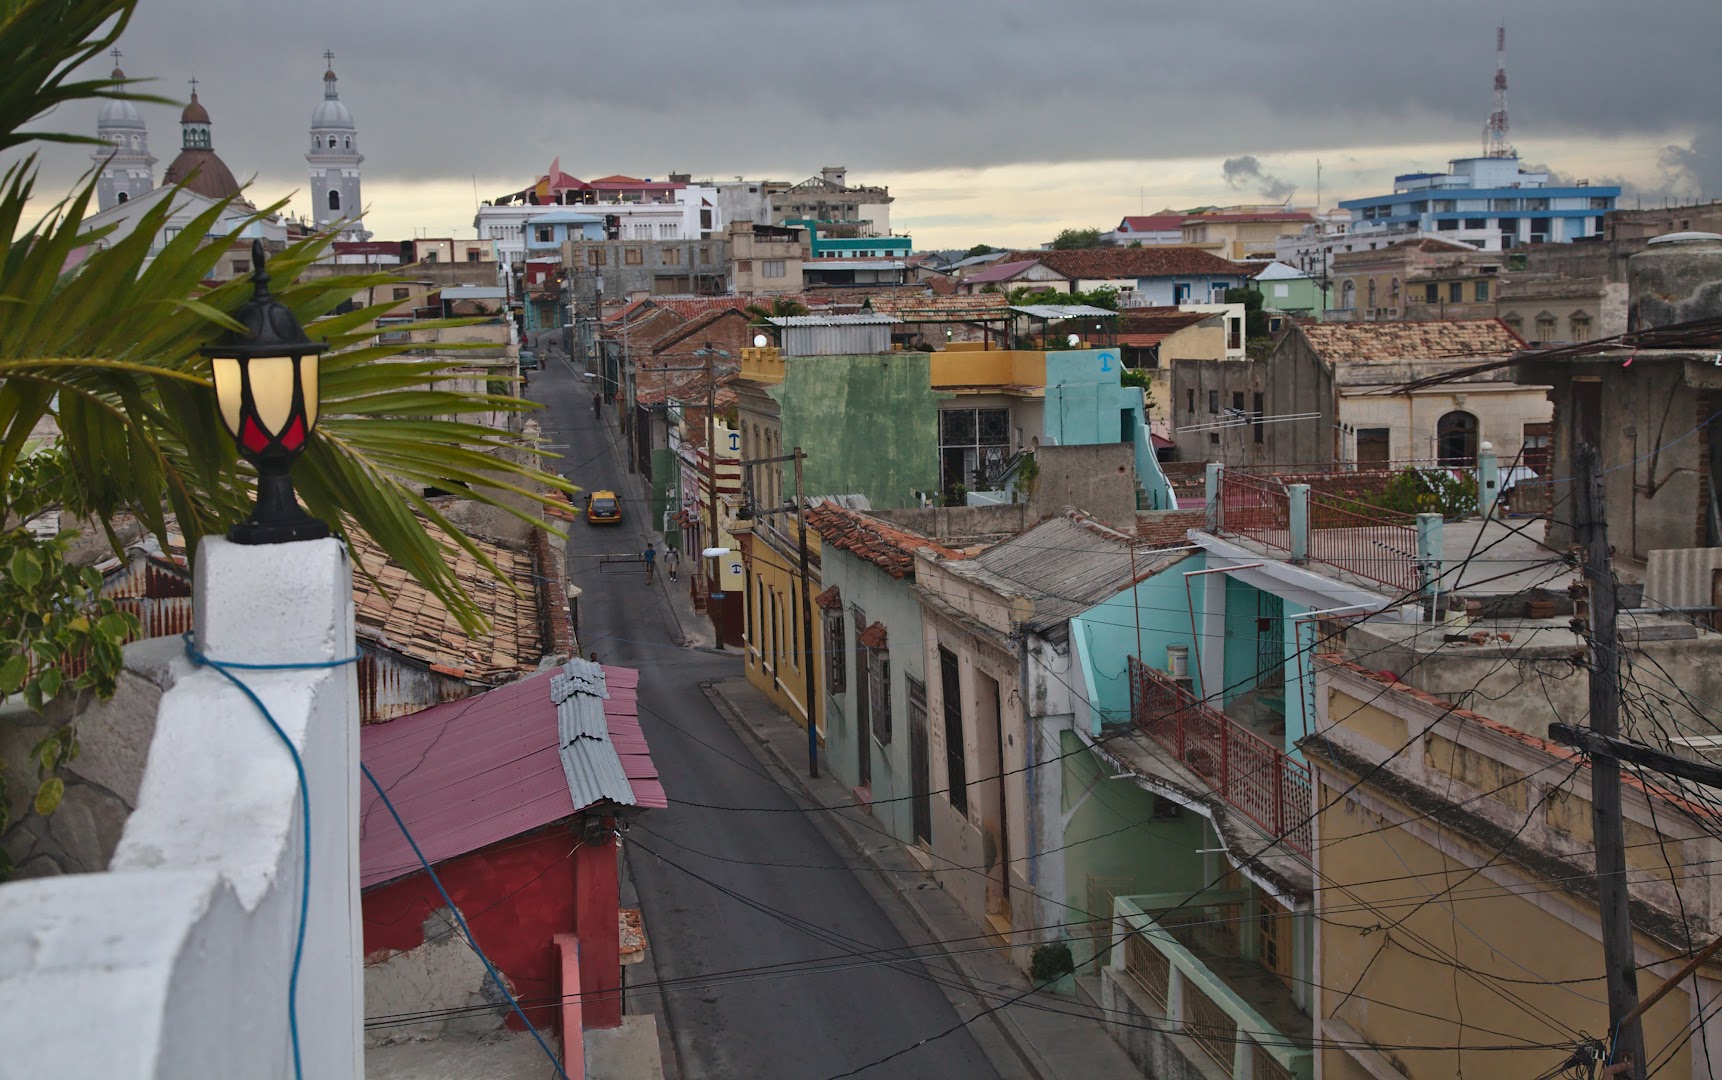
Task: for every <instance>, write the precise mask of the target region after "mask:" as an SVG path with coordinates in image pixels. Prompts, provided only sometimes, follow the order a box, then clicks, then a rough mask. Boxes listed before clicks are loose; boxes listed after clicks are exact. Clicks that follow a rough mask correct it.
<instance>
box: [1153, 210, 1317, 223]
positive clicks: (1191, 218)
mask: <svg viewBox="0 0 1722 1080" xmlns="http://www.w3.org/2000/svg"><path fill="white" fill-rule="evenodd" d="M1314 220H1315V218H1314V217H1312V216H1311V215H1310V214H1308V213H1306V212H1305V211H1302V210H1285V211H1281V212H1280V213H1275V214H1257V213H1250V214H1188V215H1186V216H1185V217H1184V224H1186V225H1204V224H1210V225H1211V224H1221V225H1252V224H1263V223H1267V222H1276V221H1283V222H1288V223H1289V222H1296V223H1297V224H1300V225H1302V224H1307V223H1309V222H1311V221H1314Z"/></svg>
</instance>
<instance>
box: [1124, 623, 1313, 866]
mask: <svg viewBox="0 0 1722 1080" xmlns="http://www.w3.org/2000/svg"><path fill="white" fill-rule="evenodd" d="M1129 671H1130V718H1131V721H1132V723H1134V724H1135V725H1136V727H1137V729H1138V730H1140V731H1141V732H1142V733H1143V734H1144V735H1146V736H1148V738H1150V739H1152V740H1154V742H1156V743H1158V744H1159V745H1160V746H1161V747H1162V748H1163V749H1165V750H1166V751H1167V752H1169V753H1170V754H1171V755H1172V756H1173V757H1174V758H1175V759H1176V760H1177V761H1178V762H1179V763H1180V764H1182V765H1184V766H1185V767H1186V768H1188V769H1190V770H1191V771H1192V772H1194V773H1195V774H1196V776H1197V777H1199V778H1200V779H1201V781H1202V782H1203V783H1204V784H1206V785H1207V786H1208V789H1209V790H1210V791H1212V792H1214V793H1215V794H1216V795H1218V796H1220V798H1222V799H1224V800H1225V801H1226V802H1227V803H1228V804H1229V805H1231V806H1233V807H1234V808H1236V809H1237V810H1238V811H1239V812H1241V813H1242V814H1243V815H1244V816H1245V817H1248V818H1249V819H1250V820H1251V821H1254V822H1255V823H1256V824H1257V825H1260V826H1261V827H1262V828H1263V829H1265V830H1267V832H1268V834H1269V835H1270V836H1271V837H1273V838H1275V839H1276V840H1277V841H1278V842H1279V843H1280V844H1282V845H1284V846H1285V847H1287V848H1290V849H1291V850H1293V851H1296V852H1298V853H1299V854H1301V855H1308V854H1309V853H1310V810H1311V806H1312V804H1311V794H1310V774H1309V766H1308V765H1305V764H1304V763H1302V762H1300V761H1297V760H1295V759H1293V758H1291V757H1288V756H1287V755H1286V754H1285V752H1284V751H1282V750H1280V749H1279V748H1278V747H1277V746H1274V745H1273V744H1272V743H1270V742H1268V741H1267V740H1266V739H1264V738H1262V737H1261V736H1260V735H1257V734H1255V733H1254V732H1252V731H1250V730H1249V729H1248V728H1247V727H1245V726H1244V725H1242V724H1240V723H1238V722H1237V721H1235V720H1233V719H1232V718H1231V717H1229V716H1227V715H1226V714H1225V713H1223V712H1221V711H1220V710H1218V709H1215V708H1212V707H1210V706H1208V705H1206V704H1204V703H1203V702H1202V700H1201V699H1200V698H1198V697H1196V696H1195V695H1194V694H1192V693H1191V692H1190V691H1189V690H1186V689H1185V688H1184V687H1183V686H1182V685H1180V684H1179V683H1178V682H1176V681H1174V680H1173V679H1172V677H1171V676H1170V675H1167V674H1166V673H1165V672H1163V671H1158V670H1156V669H1154V668H1151V667H1148V666H1147V665H1146V664H1144V663H1142V661H1140V660H1138V659H1137V658H1136V657H1134V656H1132V657H1130V658H1129Z"/></svg>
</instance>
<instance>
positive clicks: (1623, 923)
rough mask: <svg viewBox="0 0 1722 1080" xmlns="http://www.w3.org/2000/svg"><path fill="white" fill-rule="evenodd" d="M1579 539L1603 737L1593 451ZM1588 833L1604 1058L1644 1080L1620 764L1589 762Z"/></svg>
mask: <svg viewBox="0 0 1722 1080" xmlns="http://www.w3.org/2000/svg"><path fill="white" fill-rule="evenodd" d="M1574 465H1575V467H1576V472H1577V474H1578V475H1577V478H1576V480H1577V482H1576V483H1575V484H1574V494H1575V495H1576V496H1577V499H1576V501H1577V511H1578V518H1577V534H1578V537H1577V538H1578V542H1579V544H1580V545H1581V546H1582V547H1583V548H1584V572H1585V577H1586V578H1587V579H1588V584H1589V587H1590V730H1591V732H1592V733H1593V734H1594V735H1595V736H1597V737H1599V738H1601V739H1612V738H1615V737H1616V736H1618V735H1619V734H1620V651H1619V648H1618V646H1617V645H1616V634H1615V611H1616V597H1615V583H1614V569H1613V566H1612V565H1611V562H1610V559H1609V550H1608V522H1607V519H1606V518H1605V516H1604V513H1603V474H1602V466H1601V463H1600V462H1599V460H1598V456H1597V451H1596V447H1594V446H1591V445H1590V444H1589V443H1585V444H1583V445H1581V446H1580V447H1579V448H1578V452H1577V454H1575V455H1574ZM1590 778H1591V779H1590V784H1591V831H1592V834H1593V835H1594V836H1595V838H1596V888H1597V909H1598V914H1599V915H1600V917H1601V919H1602V953H1603V968H1604V974H1605V976H1606V978H1607V985H1608V1024H1609V1031H1610V1035H1611V1038H1612V1040H1613V1041H1612V1043H1611V1045H1610V1048H1609V1061H1610V1063H1612V1064H1617V1065H1628V1066H1629V1067H1628V1068H1627V1070H1626V1073H1625V1075H1627V1076H1629V1077H1631V1078H1632V1080H1644V1077H1645V1073H1644V1065H1645V1062H1644V1025H1643V1023H1642V1022H1641V1021H1640V1020H1639V1008H1638V962H1637V959H1636V957H1635V956H1634V953H1633V944H1632V917H1631V912H1630V911H1629V909H1628V906H1627V880H1626V847H1625V841H1624V839H1623V837H1622V826H1621V809H1620V760H1619V759H1618V758H1615V757H1612V756H1607V755H1602V754H1598V755H1594V756H1593V757H1592V758H1591V770H1590Z"/></svg>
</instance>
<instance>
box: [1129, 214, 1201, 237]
mask: <svg viewBox="0 0 1722 1080" xmlns="http://www.w3.org/2000/svg"><path fill="white" fill-rule="evenodd" d="M1189 216H1190V215H1188V214H1149V215H1147V216H1145V217H1144V216H1142V215H1139V214H1131V215H1127V216H1126V217H1125V218H1124V220H1123V221H1120V222H1119V223H1118V228H1119V230H1120V231H1124V230H1126V229H1128V231H1130V232H1139V233H1146V232H1177V231H1178V229H1179V228H1180V227H1181V226H1182V225H1183V224H1184V219H1185V218H1187V217H1189Z"/></svg>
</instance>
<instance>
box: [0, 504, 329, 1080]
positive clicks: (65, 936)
mask: <svg viewBox="0 0 1722 1080" xmlns="http://www.w3.org/2000/svg"><path fill="white" fill-rule="evenodd" d="M351 573H352V570H351V566H350V564H349V562H348V560H347V554H346V550H345V548H344V547H343V546H342V545H340V544H339V543H337V542H336V541H333V540H327V541H314V542H308V543H302V544H291V545H276V546H271V547H253V548H245V547H239V546H237V545H233V544H229V543H227V542H226V541H225V540H221V539H218V538H210V539H205V540H204V541H203V544H202V546H201V547H200V549H199V558H198V566H197V580H196V585H195V593H194V596H195V599H194V605H195V609H196V612H197V626H198V638H199V643H200V645H201V646H202V648H203V649H204V650H205V651H206V652H207V653H208V654H209V655H210V656H211V657H214V658H217V659H221V660H229V661H239V662H244V663H262V664H269V663H293V664H304V663H321V662H327V661H331V660H338V659H343V658H345V657H348V656H351V655H352V654H353V649H354V641H353V613H352V595H351ZM235 674H236V675H237V676H238V677H239V678H240V679H242V680H243V681H244V682H245V683H246V684H247V685H249V686H251V687H252V689H253V690H254V691H255V692H256V693H257V695H258V697H259V698H260V699H261V700H262V701H263V702H264V703H265V704H266V705H267V706H268V708H269V710H270V712H271V713H272V714H273V715H274V717H275V720H276V722H277V723H279V724H280V725H281V728H282V731H283V732H284V733H285V735H286V736H287V738H288V739H289V740H290V741H291V742H292V743H293V745H294V747H295V748H296V749H297V750H298V753H299V754H300V756H301V757H302V759H303V761H304V763H305V769H306V776H307V780H308V783H309V788H310V803H311V807H312V812H311V825H312V837H311V850H310V856H309V872H310V883H311V894H310V901H309V905H308V908H307V910H306V918H305V925H306V932H305V947H304V958H303V964H302V968H301V971H300V975H299V993H298V1002H299V1031H300V1050H301V1053H302V1055H303V1062H304V1075H305V1076H306V1077H350V1076H358V1075H360V1073H361V1072H362V1067H363V1062H362V1049H361V1042H360V1030H361V1020H360V1017H361V998H360V960H361V957H360V936H359V903H358V839H357V814H356V809H357V804H358V726H359V712H358V690H357V684H356V678H355V672H354V669H353V667H352V666H351V665H346V666H336V667H318V668H307V669H298V670H278V671H236V672H235ZM169 678H170V685H169V686H168V688H167V689H166V692H165V693H164V694H163V696H162V699H161V703H160V706H159V709H158V712H157V716H156V725H155V734H154V738H153V739H152V741H151V743H150V747H149V759H148V764H147V765H146V766H145V769H144V775H143V779H142V782H141V783H140V785H139V788H138V802H137V808H136V810H135V811H134V812H133V813H132V814H131V816H130V817H129V818H128V819H127V821H126V823H125V828H124V831H123V834H122V836H121V839H120V842H119V846H118V849H117V850H116V851H115V854H114V857H113V860H112V861H111V862H110V864H109V867H108V871H107V872H105V873H99V874H80V875H69V876H65V877H59V878H50V879H43V880H38V881H30V882H22V883H18V884H14V885H8V886H5V887H3V888H0V1041H3V1042H4V1044H5V1045H6V1046H7V1047H8V1051H7V1055H6V1061H5V1062H4V1064H0V1076H7V1077H10V1076H20V1077H23V1076H68V1077H70V1076H79V1077H82V1076H101V1077H104V1078H109V1080H131V1078H138V1080H144V1078H150V1080H166V1078H168V1077H173V1078H181V1077H185V1078H199V1077H212V1078H213V1077H236V1076H244V1077H263V1078H278V1077H288V1076H291V1075H292V1073H293V1057H292V1046H291V1039H290V1036H289V1031H288V986H289V982H288V980H289V973H290V970H291V965H292V960H293V953H294V944H295V938H296V934H297V929H298V924H299V918H300V889H301V883H302V882H303V880H304V878H303V874H304V873H305V871H306V867H307V857H306V853H305V850H304V847H303V828H304V819H303V817H302V816H301V815H302V813H303V804H302V803H301V802H300V800H299V790H298V781H297V774H296V772H295V769H294V767H293V759H292V755H291V754H290V753H289V751H288V749H287V747H286V746H284V745H283V744H282V742H281V739H280V737H279V736H277V735H276V734H275V732H274V731H273V730H271V728H270V727H269V725H268V723H267V722H266V721H265V720H264V718H263V716H262V714H261V713H260V712H259V711H258V709H257V707H256V706H255V705H254V704H253V703H252V702H251V701H250V700H249V699H248V698H246V696H245V695H244V694H243V693H242V692H241V691H240V690H239V689H238V688H237V687H235V686H233V685H232V684H231V683H229V682H228V681H227V680H226V679H225V678H223V677H222V675H221V674H219V673H218V672H216V671H215V670H213V669H210V668H195V667H193V666H192V664H191V662H190V661H189V660H187V659H183V658H181V659H176V660H173V661H172V662H171V671H170V676H169Z"/></svg>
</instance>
